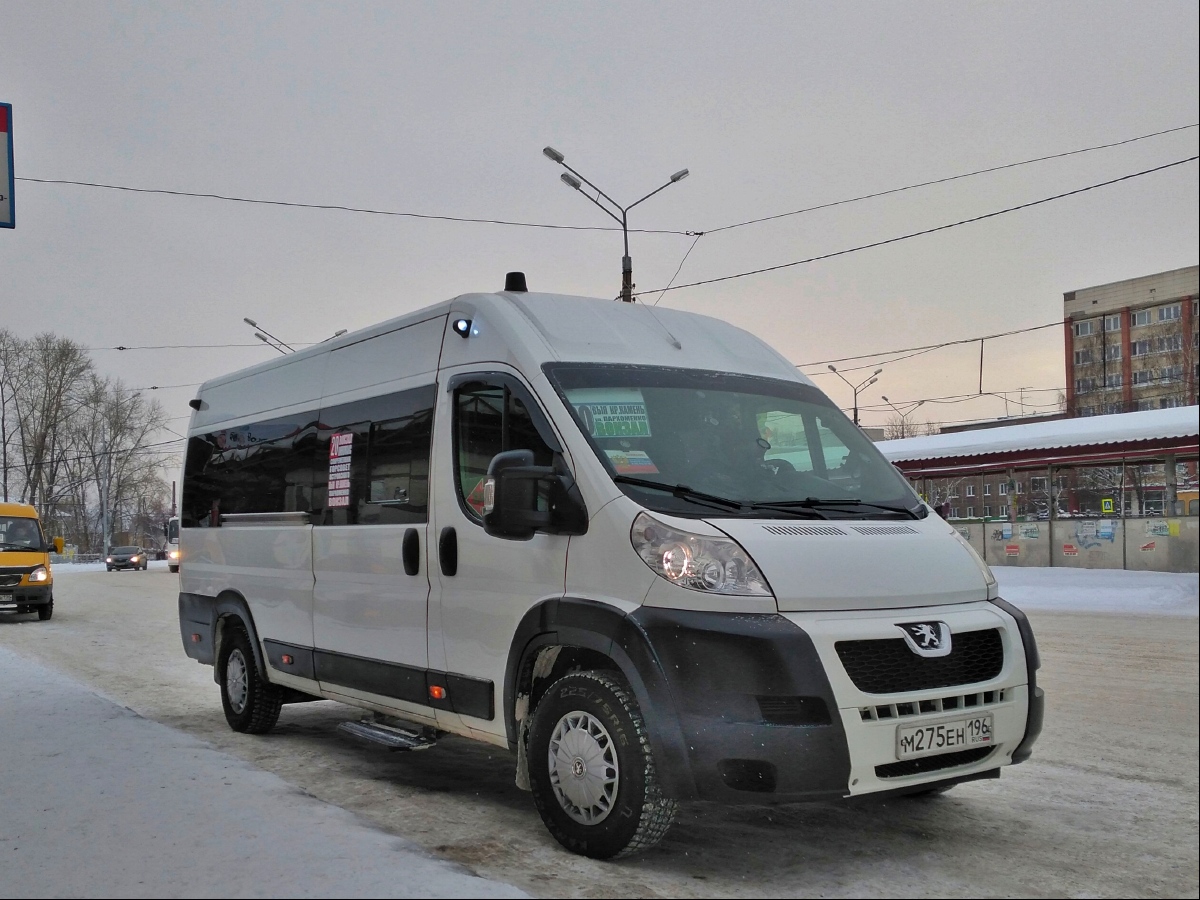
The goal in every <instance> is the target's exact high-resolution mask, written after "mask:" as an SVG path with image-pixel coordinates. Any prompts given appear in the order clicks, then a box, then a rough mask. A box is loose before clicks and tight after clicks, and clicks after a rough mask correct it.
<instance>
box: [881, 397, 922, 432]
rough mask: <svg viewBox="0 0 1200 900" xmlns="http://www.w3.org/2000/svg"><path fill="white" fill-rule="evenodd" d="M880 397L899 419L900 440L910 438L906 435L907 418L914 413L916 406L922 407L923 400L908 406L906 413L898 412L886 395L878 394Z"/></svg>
mask: <svg viewBox="0 0 1200 900" xmlns="http://www.w3.org/2000/svg"><path fill="white" fill-rule="evenodd" d="M880 396H881V397H883V402H884V403H886V404H887V405H888V406H890V407H891V408H892V409H894V410H896V415H898V416H899V417H900V437H902V438H906V437H912V435H910V434H909V433H908V417H909V415H911V414H912V413H913V412H915V411H916V409H917V407H918V406H921V405H923V404H924V403H925V401H924V400H916V401H913V404H912V406H910V407H909V408H908V411H907V412H900V410H898V409H896V404H895V403H893V402H892V401H891V400H889V399H888V398H887V396H886V395H884V394H880Z"/></svg>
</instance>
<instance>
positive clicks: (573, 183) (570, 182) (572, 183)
mask: <svg viewBox="0 0 1200 900" xmlns="http://www.w3.org/2000/svg"><path fill="white" fill-rule="evenodd" d="M561 178H562V182H563V184H565V185H566V186H567V187H572V188H575V190H579V189H580V188H581V187H583V185H582V184H580V183H579V179H578V178H573V177H571V176H570V175H568V174H567V173H566V172H563V173H562V176H561Z"/></svg>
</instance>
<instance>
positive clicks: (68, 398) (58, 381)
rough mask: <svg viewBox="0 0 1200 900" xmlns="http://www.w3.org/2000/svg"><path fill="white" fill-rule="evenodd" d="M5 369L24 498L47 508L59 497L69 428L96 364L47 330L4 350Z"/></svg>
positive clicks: (82, 350) (75, 347) (82, 352)
mask: <svg viewBox="0 0 1200 900" xmlns="http://www.w3.org/2000/svg"><path fill="white" fill-rule="evenodd" d="M4 369H5V372H6V380H7V381H8V382H9V385H10V389H11V391H12V400H11V405H12V411H13V415H14V417H15V426H16V428H15V435H14V436H15V438H16V449H17V452H18V455H19V457H20V463H19V465H20V469H21V471H20V474H21V476H22V480H23V484H22V486H21V493H20V499H21V500H22V501H23V502H25V503H30V504H38V503H42V504H43V505H44V504H45V502H46V501H48V500H50V499H52V498H53V497H54V495H55V493H56V486H57V481H58V478H59V476H60V474H61V473H62V468H63V466H62V464H63V458H64V456H65V453H66V451H67V450H68V449H69V447H68V446H67V445H66V444H65V443H64V441H63V439H64V437H65V433H66V425H67V423H68V421H69V420H70V418H71V415H72V413H73V411H74V402H75V395H76V394H77V392H78V389H79V388H80V386H81V385H82V383H83V382H84V379H85V378H86V376H87V375H88V374H89V373H90V372H91V370H92V361H91V359H90V358H89V357H88V355H87V351H86V350H84V348H83V347H81V346H80V345H79V344H76V343H75V342H74V341H71V340H68V339H66V338H60V337H57V336H56V335H54V334H51V333H49V332H44V333H42V334H39V335H37V336H35V337H33V338H32V339H30V340H28V341H20V340H17V341H15V342H13V343H12V347H11V350H9V351H7V352H5V355H4ZM6 427H8V426H7V425H6Z"/></svg>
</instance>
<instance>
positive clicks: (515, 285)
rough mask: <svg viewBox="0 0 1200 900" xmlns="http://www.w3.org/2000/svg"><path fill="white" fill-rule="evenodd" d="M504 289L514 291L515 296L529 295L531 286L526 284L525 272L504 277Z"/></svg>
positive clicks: (511, 273)
mask: <svg viewBox="0 0 1200 900" xmlns="http://www.w3.org/2000/svg"><path fill="white" fill-rule="evenodd" d="M504 289H505V290H506V291H512V292H513V293H515V294H527V293H529V286H528V285H526V284H525V273H524V272H509V273H508V274H507V275H505V276H504Z"/></svg>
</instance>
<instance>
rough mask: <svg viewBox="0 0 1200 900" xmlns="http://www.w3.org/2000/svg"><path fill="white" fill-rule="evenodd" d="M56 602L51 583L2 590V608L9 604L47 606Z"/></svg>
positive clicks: (0, 597)
mask: <svg viewBox="0 0 1200 900" xmlns="http://www.w3.org/2000/svg"><path fill="white" fill-rule="evenodd" d="M53 602H54V586H53V585H49V584H38V585H29V586H26V587H16V588H5V589H4V590H2V591H0V610H2V609H5V607H7V606H8V605H9V604H12V603H15V604H17V605H18V606H45V605H46V604H47V603H53Z"/></svg>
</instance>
